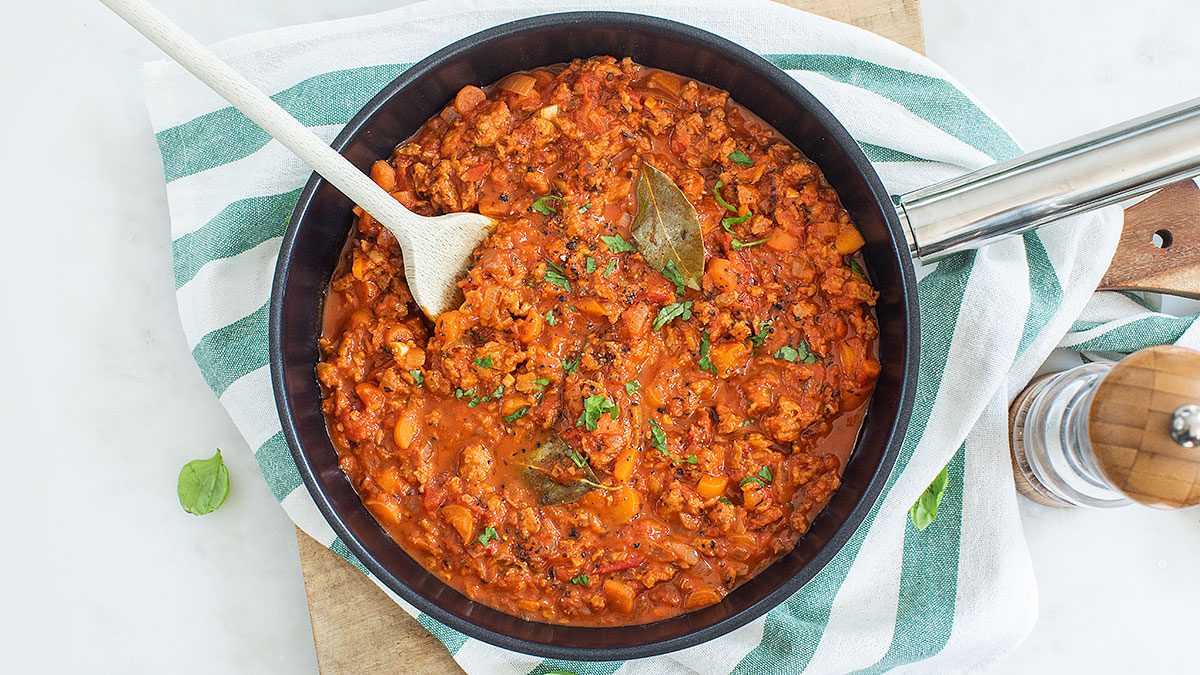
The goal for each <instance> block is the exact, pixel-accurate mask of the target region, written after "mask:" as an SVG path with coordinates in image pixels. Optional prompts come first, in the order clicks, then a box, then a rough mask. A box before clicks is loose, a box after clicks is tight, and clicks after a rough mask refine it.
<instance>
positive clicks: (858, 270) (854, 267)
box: [850, 258, 867, 277]
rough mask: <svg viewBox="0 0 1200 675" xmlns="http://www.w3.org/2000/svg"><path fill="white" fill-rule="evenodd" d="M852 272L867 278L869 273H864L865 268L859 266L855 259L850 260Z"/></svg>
mask: <svg viewBox="0 0 1200 675" xmlns="http://www.w3.org/2000/svg"><path fill="white" fill-rule="evenodd" d="M850 271H851V272H854V273H855V274H857V275H858V276H860V277H865V276H867V273H866V272H864V271H863V268H862V267H861V266H859V264H858V261H857V260H855V259H854V258H851V259H850Z"/></svg>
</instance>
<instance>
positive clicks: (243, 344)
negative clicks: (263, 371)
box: [192, 303, 270, 398]
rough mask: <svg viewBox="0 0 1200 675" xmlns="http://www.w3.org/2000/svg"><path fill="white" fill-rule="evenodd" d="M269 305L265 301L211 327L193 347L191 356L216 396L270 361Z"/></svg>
mask: <svg viewBox="0 0 1200 675" xmlns="http://www.w3.org/2000/svg"><path fill="white" fill-rule="evenodd" d="M269 306H270V303H267V304H264V305H263V306H262V307H259V308H258V309H257V310H255V312H254V313H253V314H251V315H249V316H245V317H242V318H241V319H238V320H237V321H234V322H233V323H231V324H229V325H228V326H224V327H222V328H218V329H217V330H214V331H212V332H211V333H209V334H208V335H205V336H204V337H203V338H201V339H200V342H199V344H197V345H196V347H195V349H193V350H192V358H193V359H195V360H196V363H197V364H199V366H200V372H202V373H204V380H205V381H206V382H208V386H209V387H210V388H211V389H212V390H213V392H214V393H215V394H216V395H217V398H220V397H221V394H224V393H225V390H226V389H228V388H229V385H231V384H233V383H234V382H235V381H237V380H238V379H240V378H242V377H244V376H245V375H247V374H249V373H251V372H253V371H255V370H258V369H259V368H262V367H263V366H265V365H267V356H268V354H267V309H268V307H269Z"/></svg>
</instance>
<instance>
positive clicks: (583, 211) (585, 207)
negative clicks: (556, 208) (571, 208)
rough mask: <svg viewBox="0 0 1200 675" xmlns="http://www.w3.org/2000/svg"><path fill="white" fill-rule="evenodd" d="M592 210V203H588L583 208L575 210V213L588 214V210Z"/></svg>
mask: <svg viewBox="0 0 1200 675" xmlns="http://www.w3.org/2000/svg"><path fill="white" fill-rule="evenodd" d="M590 208H592V203H591V202H588V203H587V204H584V205H583V206H581V207H579V208H577V209H575V212H576V213H587V211H588V209H590Z"/></svg>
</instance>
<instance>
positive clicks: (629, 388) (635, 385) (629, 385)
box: [625, 382, 642, 396]
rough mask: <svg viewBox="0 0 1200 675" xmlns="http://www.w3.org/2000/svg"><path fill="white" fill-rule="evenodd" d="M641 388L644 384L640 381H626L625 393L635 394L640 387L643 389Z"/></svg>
mask: <svg viewBox="0 0 1200 675" xmlns="http://www.w3.org/2000/svg"><path fill="white" fill-rule="evenodd" d="M641 388H642V385H641V383H639V382H626V383H625V393H626V394H629V395H630V396H633V395H634V394H636V393H638V389H641Z"/></svg>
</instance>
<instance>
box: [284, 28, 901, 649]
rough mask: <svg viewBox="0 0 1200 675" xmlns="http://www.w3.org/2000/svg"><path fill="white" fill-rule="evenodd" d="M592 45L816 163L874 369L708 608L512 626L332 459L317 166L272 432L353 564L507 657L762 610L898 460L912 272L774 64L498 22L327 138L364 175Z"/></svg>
mask: <svg viewBox="0 0 1200 675" xmlns="http://www.w3.org/2000/svg"><path fill="white" fill-rule="evenodd" d="M401 38H402V36H397V39H401ZM796 49H797V50H801V49H803V45H797V46H796ZM600 54H608V55H614V56H618V57H622V56H629V57H632V58H633V59H634V60H635V61H637V62H639V63H641V64H643V65H646V66H652V67H655V68H662V69H665V70H669V71H673V72H676V73H679V74H682V75H685V76H688V77H692V78H695V79H697V80H699V81H702V82H706V83H708V84H712V85H715V86H717V87H720V88H722V89H725V90H727V91H729V92H731V94H732V95H733V98H734V99H735V100H736V101H738V102H739V103H741V104H742V105H745V106H746V107H748V108H749V109H751V110H752V111H754V112H755V113H756V114H758V115H759V116H760V117H762V118H763V119H764V120H766V121H767V122H768V123H770V124H771V125H773V126H774V127H775V128H776V129H778V130H779V131H780V132H782V133H783V134H784V135H785V136H786V137H787V138H789V139H790V140H791V141H792V142H793V143H795V144H796V145H797V146H798V147H799V148H800V149H801V150H802V151H803V152H804V153H805V154H806V155H808V157H810V158H811V159H812V160H813V161H815V162H816V163H817V164H818V165H819V166H820V167H821V169H822V170H823V171H824V173H825V175H826V177H827V178H828V180H829V182H830V183H831V184H832V185H833V187H834V188H835V189H836V190H837V192H838V193H839V195H840V196H841V199H842V202H843V204H844V205H845V207H846V209H847V210H848V211H849V212H850V214H851V215H852V216H853V218H854V220H855V222H856V223H857V224H858V226H859V228H860V230H861V231H862V234H863V236H864V238H865V239H866V241H867V245H866V247H865V249H864V252H865V256H866V260H867V264H868V267H869V271H870V275H871V278H872V280H873V282H874V283H875V285H876V287H877V288H878V289H879V290H880V291H881V296H880V298H879V303H878V307H877V313H878V318H879V323H880V329H881V341H880V351H881V360H882V365H883V371H882V374H881V375H880V378H879V382H878V385H877V388H876V393H875V396H874V398H873V399H872V400H871V402H870V404H869V405H870V408H869V411H868V414H867V418H866V422H865V425H864V429H863V432H862V434H861V436H860V440H859V443H858V446H857V448H856V450H855V452H854V455H853V457H852V459H851V461H850V462H849V464H848V466H847V468H846V471H845V474H844V476H843V485H842V487H841V489H840V490H839V491H838V492H837V493H836V494H835V496H834V497H833V499H832V501H831V502H830V504H829V505H828V507H827V508H826V509H825V511H824V512H823V513H822V514H821V515H820V516H819V517H818V518H817V520H816V522H815V523H814V524H813V526H812V528H811V530H810V531H809V533H808V534H807V535H806V536H805V537H804V538H802V539H801V541H800V543H799V544H798V545H797V546H796V548H795V550H793V551H792V552H791V553H789V554H787V555H785V556H784V557H783V558H781V559H780V560H779V561H777V562H776V563H774V564H773V565H772V566H770V567H769V568H767V569H766V570H764V571H763V572H762V573H760V574H759V575H758V576H756V577H754V578H753V579H751V580H750V581H748V582H747V583H745V584H744V585H743V586H741V587H739V588H738V589H737V590H735V591H734V592H732V593H731V594H730V595H729V596H728V597H727V598H726V599H725V600H724V601H722V602H721V603H719V604H716V605H713V606H711V607H707V608H704V609H701V610H699V611H696V612H692V613H690V614H685V615H682V616H679V617H676V618H672V619H668V620H664V621H660V622H657V623H653V624H649V625H642V626H632V627H624V628H603V629H595V628H580V627H569V626H557V625H550V624H544V623H536V622H529V621H523V620H521V619H517V618H515V617H512V616H509V615H507V614H503V613H501V612H498V611H495V610H493V609H490V608H488V607H486V606H484V605H482V604H479V603H475V602H472V601H471V600H469V599H467V598H466V597H464V596H463V595H461V594H459V593H458V592H457V591H455V590H454V589H452V588H450V587H449V586H446V585H445V584H444V583H442V582H441V581H440V580H439V579H437V577H435V576H433V575H431V574H429V573H428V572H426V571H425V570H424V569H423V568H422V567H421V566H420V565H419V564H417V563H416V562H414V561H413V560H412V559H411V558H409V557H408V555H407V554H405V553H404V551H403V550H401V549H400V548H399V547H398V546H397V545H396V544H395V543H394V542H393V541H392V540H391V539H390V538H389V537H388V535H387V534H386V533H385V532H384V531H383V530H382V529H381V528H380V527H379V525H378V524H377V523H376V522H375V519H374V518H373V517H372V516H371V514H370V513H369V512H368V511H367V510H366V508H364V507H363V505H362V503H361V501H360V500H359V497H358V495H357V494H356V493H355V492H354V490H353V488H352V487H351V485H350V483H349V481H348V480H347V479H346V477H345V475H344V474H343V473H342V472H341V470H340V469H339V468H338V463H337V455H336V453H335V451H334V448H333V446H332V444H331V443H330V441H329V437H328V434H327V431H326V427H325V420H324V418H323V417H322V415H321V406H320V397H321V393H320V389H319V387H318V384H317V381H316V378H315V376H314V366H315V363H316V361H317V358H318V353H317V348H316V343H317V337H318V335H319V331H320V314H321V307H322V301H323V296H324V293H325V289H326V286H327V284H328V283H329V280H330V278H331V276H332V273H333V270H334V266H335V264H336V262H337V257H338V254H339V252H340V251H341V249H342V246H343V244H344V243H345V240H346V237H347V234H348V232H349V230H350V225H351V221H350V217H349V212H350V209H351V207H352V206H353V205H352V203H351V202H350V200H349V199H347V198H346V197H344V196H343V195H341V194H340V193H339V192H338V191H337V190H336V189H334V188H333V187H332V186H331V185H330V184H329V183H327V182H325V181H323V180H321V179H319V178H318V177H317V176H316V175H314V176H313V178H312V180H310V181H309V183H308V185H307V187H306V189H305V190H304V192H303V195H302V196H301V198H300V202H299V204H298V205H297V207H296V210H295V212H294V214H293V217H292V221H291V224H290V226H289V228H288V230H287V233H286V234H285V236H284V242H283V247H282V251H281V253H280V258H279V263H278V267H277V270H276V276H275V286H274V289H273V293H272V301H271V327H270V345H271V366H272V379H273V384H274V388H275V396H276V402H277V404H278V407H279V412H280V417H281V420H282V421H283V429H284V434H285V436H286V438H287V441H288V444H289V446H290V448H291V451H292V454H293V456H294V458H295V460H296V463H297V465H298V466H299V468H300V472H301V475H302V477H303V479H304V481H305V483H306V485H307V486H308V489H309V491H310V492H311V493H312V494H313V497H314V499H315V500H316V503H317V506H318V507H319V508H320V509H321V511H322V512H323V514H324V515H325V517H326V518H327V519H328V520H329V522H330V524H331V525H332V526H333V528H334V530H335V531H336V532H337V533H338V535H339V536H340V537H341V538H342V540H343V541H345V543H346V545H347V546H348V547H349V548H350V550H351V551H353V552H354V554H355V555H356V556H357V557H358V558H359V560H361V561H362V562H363V563H364V564H365V565H366V566H367V568H368V569H370V570H371V572H372V573H373V574H374V575H375V576H377V577H378V578H379V579H381V580H382V581H383V582H384V583H385V584H386V585H387V586H388V587H389V588H391V589H392V590H393V591H395V592H396V593H397V594H399V595H400V596H401V597H403V598H405V599H406V600H407V601H409V602H411V603H412V604H414V605H415V606H417V607H418V608H420V609H421V610H422V611H424V612H426V613H427V614H430V615H431V616H433V617H434V618H436V619H438V620H439V621H441V622H443V623H445V624H447V625H449V626H451V627H453V628H455V629H458V630H460V631H462V632H464V633H467V634H468V635H470V636H472V637H475V638H477V639H481V640H484V641H486V642H490V643H492V644H496V645H499V646H502V647H505V648H508V649H513V650H516V651H521V652H526V653H531V654H536V655H540V656H549V657H556V658H568V659H580V660H613V659H627V658H640V657H646V656H652V655H655V654H660V653H664V652H668V651H673V650H676V649H681V648H684V647H688V646H691V645H694V644H698V643H700V642H703V641H705V640H709V639H712V638H714V637H717V636H719V635H722V634H724V633H726V632H728V631H731V630H733V629H735V628H737V627H739V626H741V625H743V624H745V623H747V622H749V621H751V620H753V619H754V618H757V617H758V616H760V615H762V614H763V613H765V612H766V611H768V610H769V609H771V608H772V607H774V606H775V605H777V604H778V603H780V602H782V601H783V600H784V599H786V598H787V597H789V596H790V595H791V594H793V593H794V592H796V591H797V590H798V589H799V588H800V587H801V586H802V585H803V584H804V583H805V582H807V581H808V580H809V579H811V578H812V577H813V576H814V575H815V574H816V573H817V572H818V571H820V569H821V568H822V567H823V566H824V565H825V564H826V563H827V562H828V561H829V560H830V559H831V558H832V557H833V555H834V554H835V553H836V552H837V551H838V550H839V549H840V548H841V546H842V545H843V544H844V543H845V541H846V540H847V539H848V538H849V537H850V535H851V534H852V533H853V531H854V529H855V527H856V526H857V525H858V524H859V523H860V522H861V520H862V518H863V517H864V516H865V514H866V513H867V511H868V510H869V508H870V506H871V505H872V503H873V502H874V500H875V498H876V497H877V496H878V494H879V492H880V490H881V488H882V486H883V483H884V481H885V480H886V478H887V475H888V473H889V471H890V469H891V466H892V463H893V462H894V460H895V456H896V454H897V452H898V450H899V446H900V441H901V439H902V438H903V434H904V430H905V428H906V425H907V420H908V416H909V409H910V406H911V399H912V391H913V381H914V379H915V374H916V358H917V356H916V355H917V336H918V335H919V331H918V328H917V314H916V308H917V303H916V293H915V281H914V279H913V273H912V269H911V265H910V262H909V256H908V253H907V247H906V245H905V243H904V238H903V237H902V236H900V234H899V233H900V224H899V222H898V220H897V219H896V216H895V211H894V208H893V207H892V205H891V202H890V199H889V196H888V194H887V193H886V191H885V190H884V188H883V186H882V185H881V184H880V182H879V180H878V178H877V176H876V174H875V173H874V171H873V169H872V168H871V166H870V164H869V163H868V161H867V159H866V158H865V156H864V155H863V153H862V152H861V150H860V149H859V148H858V146H857V145H856V144H855V143H854V141H853V140H852V139H851V138H850V136H849V134H847V132H846V131H845V129H844V128H843V127H842V126H841V125H840V124H839V123H838V122H837V120H836V119H835V118H834V117H833V116H832V115H831V114H830V113H829V111H828V110H826V109H825V108H824V107H823V106H822V105H821V104H820V103H818V102H817V101H816V100H815V99H814V98H813V97H812V96H811V95H810V94H809V93H808V92H807V91H806V90H805V89H803V88H802V87H800V86H799V85H798V84H797V83H796V82H795V81H794V80H792V79H791V78H789V77H788V76H787V75H786V74H785V73H783V72H782V71H780V70H778V69H777V68H775V67H774V66H772V65H771V64H769V63H767V62H766V61H764V60H762V59H761V58H759V57H757V56H756V55H754V54H752V53H751V52H749V51H747V50H745V49H743V48H741V47H739V46H737V45H734V44H733V43H731V42H728V41H726V40H724V39H722V38H719V37H716V36H714V35H712V34H710V33H706V32H704V31H700V30H698V29H695V28H691V27H688V26H684V25H682V24H678V23H674V22H670V21H666V20H662V19H655V18H650V17H644V16H639V15H632V14H621V13H611V12H581V13H571V14H556V15H548V16H543V17H536V18H533V19H527V20H524V21H519V22H515V23H512V24H506V25H503V26H500V27H497V28H494V29H491V30H488V31H485V32H483V33H480V34H477V35H475V36H472V37H469V38H466V39H464V40H462V41H460V42H458V43H455V44H453V45H451V46H449V47H447V48H445V49H443V50H441V51H439V52H438V53H436V54H434V55H432V56H430V57H429V58H427V59H425V60H424V61H422V62H421V63H419V64H417V65H416V66H414V67H413V68H411V69H410V70H408V71H407V72H405V73H404V74H403V75H401V76H400V77H399V78H398V79H397V80H396V81H394V82H393V83H391V84H390V85H388V86H387V87H386V88H385V89H384V90H383V91H382V92H381V93H380V94H379V95H378V96H377V97H376V98H375V99H373V100H372V101H371V102H370V103H369V104H368V105H367V106H366V107H365V108H364V109H363V110H362V111H361V112H360V113H359V114H358V115H357V116H356V117H355V118H354V119H353V120H352V121H351V122H350V123H349V125H347V127H346V128H345V130H344V131H343V132H342V134H341V135H340V136H339V137H338V138H337V140H336V141H335V142H334V144H333V146H334V148H335V149H337V150H339V151H340V152H341V153H342V154H343V155H345V156H346V157H347V158H348V159H349V160H350V161H351V162H352V163H354V164H355V165H356V166H358V167H359V168H361V169H363V170H364V171H365V170H367V169H368V167H369V166H370V165H371V163H372V162H373V161H375V160H376V159H378V158H381V157H388V156H389V155H390V153H391V151H392V149H393V147H394V146H395V145H396V144H397V143H399V142H400V141H401V140H403V139H405V138H406V137H408V136H410V135H411V134H412V133H414V132H415V131H416V130H417V128H418V127H420V126H421V124H423V123H424V122H425V121H426V120H427V119H429V118H430V117H432V116H433V115H435V114H436V113H437V112H438V111H439V110H440V109H441V108H442V107H443V106H444V105H446V103H447V102H449V101H450V100H451V99H452V98H453V96H454V94H455V93H456V92H457V91H458V89H459V88H461V87H462V86H463V85H465V84H478V85H485V84H489V83H491V82H494V81H496V80H498V79H500V78H501V77H502V76H504V75H506V74H508V73H511V72H513V71H517V70H526V69H529V68H534V67H537V66H544V65H549V64H554V63H561V62H565V61H569V60H571V59H575V58H586V57H590V56H595V55H600ZM379 637H380V639H383V640H386V639H389V638H390V636H382V635H381V636H379Z"/></svg>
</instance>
